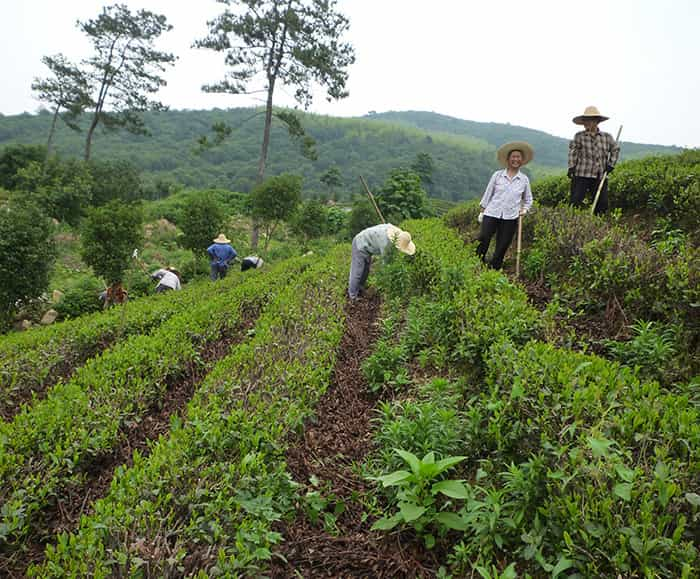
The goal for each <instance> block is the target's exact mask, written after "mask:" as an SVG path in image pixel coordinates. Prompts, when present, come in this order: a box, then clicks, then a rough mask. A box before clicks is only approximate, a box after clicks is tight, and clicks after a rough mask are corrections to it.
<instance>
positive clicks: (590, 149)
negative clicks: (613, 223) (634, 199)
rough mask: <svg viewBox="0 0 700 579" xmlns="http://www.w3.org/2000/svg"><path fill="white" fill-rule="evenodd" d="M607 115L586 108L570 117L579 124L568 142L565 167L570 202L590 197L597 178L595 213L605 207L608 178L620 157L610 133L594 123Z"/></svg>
mask: <svg viewBox="0 0 700 579" xmlns="http://www.w3.org/2000/svg"><path fill="white" fill-rule="evenodd" d="M608 118H609V117H605V116H603V115H601V114H600V112H599V111H598V109H597V108H596V107H586V110H585V111H584V112H583V114H582V115H579V116H577V117H574V118H573V121H574V123H576V124H577V125H583V126H584V129H585V130H583V131H579V132H578V133H576V134H575V135H574V138H573V140H572V141H571V142H569V170H568V172H567V175H568V176H569V179H571V205H573V206H574V207H581V205H583V200H584V199H585V198H586V195H587V194H589V193H590V194H591V197H594V196H595V194H596V191H597V190H598V186H599V185H600V182H601V180H602V181H603V185H602V187H601V189H600V196H599V197H598V202H597V204H596V206H595V213H596V214H597V215H599V214H601V213H605V212H606V211H607V210H608V181H607V179H605V177H604V176H608V175H610V173H612V172H613V169H614V168H615V163H617V160H618V157H619V156H620V146H619V145H618V143H617V142H616V141H615V139H614V138H613V136H612V135H611V134H610V133H604V132H602V131H601V130H600V129H598V124H599V123H602V122H603V121H607V120H608Z"/></svg>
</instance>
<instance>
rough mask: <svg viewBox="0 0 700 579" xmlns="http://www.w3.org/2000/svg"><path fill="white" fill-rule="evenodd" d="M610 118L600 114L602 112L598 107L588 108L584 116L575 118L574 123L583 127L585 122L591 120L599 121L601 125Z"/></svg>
mask: <svg viewBox="0 0 700 579" xmlns="http://www.w3.org/2000/svg"><path fill="white" fill-rule="evenodd" d="M609 118H610V117H606V116H604V115H601V114H600V111H599V110H598V109H597V108H596V107H586V110H585V111H583V114H582V115H579V116H577V117H574V118H573V121H574V122H575V123H576V124H577V125H582V124H583V121H585V120H587V119H590V120H593V121H595V120H597V121H598V122H599V123H602V122H603V121H607V120H608V119H609Z"/></svg>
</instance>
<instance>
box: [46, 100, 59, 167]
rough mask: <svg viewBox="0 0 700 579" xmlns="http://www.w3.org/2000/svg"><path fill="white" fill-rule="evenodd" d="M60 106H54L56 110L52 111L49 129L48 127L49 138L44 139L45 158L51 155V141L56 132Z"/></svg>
mask: <svg viewBox="0 0 700 579" xmlns="http://www.w3.org/2000/svg"><path fill="white" fill-rule="evenodd" d="M60 108H61V107H60V106H56V110H55V111H54V112H53V120H52V121H51V129H49V138H48V139H47V140H46V159H48V158H49V157H50V156H51V142H52V141H53V135H54V133H55V132H56V121H57V120H58V111H59V109H60Z"/></svg>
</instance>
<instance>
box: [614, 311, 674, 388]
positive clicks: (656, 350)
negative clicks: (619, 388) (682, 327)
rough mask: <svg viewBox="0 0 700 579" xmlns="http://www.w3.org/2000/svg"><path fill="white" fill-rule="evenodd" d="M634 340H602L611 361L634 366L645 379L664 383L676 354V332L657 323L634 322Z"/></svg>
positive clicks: (632, 327) (632, 328)
mask: <svg viewBox="0 0 700 579" xmlns="http://www.w3.org/2000/svg"><path fill="white" fill-rule="evenodd" d="M631 330H632V334H633V337H632V339H631V340H629V341H627V342H617V341H615V340H605V341H604V343H605V345H606V346H607V348H608V351H609V352H610V353H611V355H612V356H613V358H615V359H616V360H618V361H620V362H622V363H623V364H627V365H628V366H633V367H634V366H637V367H639V369H640V370H641V371H642V372H643V373H644V375H646V376H649V377H652V378H658V379H663V377H664V375H665V374H666V373H667V371H668V370H669V369H670V368H671V366H672V364H673V358H674V356H675V355H676V353H677V346H676V344H677V337H676V331H675V330H674V329H673V328H671V327H668V326H664V325H663V324H660V323H655V322H645V321H643V320H637V321H636V322H635V323H634V324H633V325H632V326H631Z"/></svg>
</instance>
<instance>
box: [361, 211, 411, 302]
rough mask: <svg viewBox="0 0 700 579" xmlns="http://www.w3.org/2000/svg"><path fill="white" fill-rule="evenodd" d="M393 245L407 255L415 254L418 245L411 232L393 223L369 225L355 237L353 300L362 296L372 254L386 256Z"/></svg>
mask: <svg viewBox="0 0 700 579" xmlns="http://www.w3.org/2000/svg"><path fill="white" fill-rule="evenodd" d="M392 245H393V246H394V247H395V248H396V249H398V250H399V251H401V252H402V253H405V254H406V255H413V254H414V253H415V252H416V246H415V244H414V243H413V241H411V234H410V233H409V232H408V231H403V230H401V229H400V228H398V227H396V226H395V225H392V224H391V223H382V224H381V225H374V226H373V227H368V228H366V229H363V230H362V231H360V233H358V234H357V235H356V236H355V237H354V238H353V240H352V257H351V261H350V280H349V284H348V285H349V287H348V295H349V296H350V299H351V300H355V299H357V298H358V297H359V296H360V292H361V291H362V289H363V288H364V286H365V283H366V282H367V276H368V275H369V268H370V265H371V264H372V256H373V255H381V256H385V255H386V254H387V251H388V250H389V249H390V248H391V247H392Z"/></svg>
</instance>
